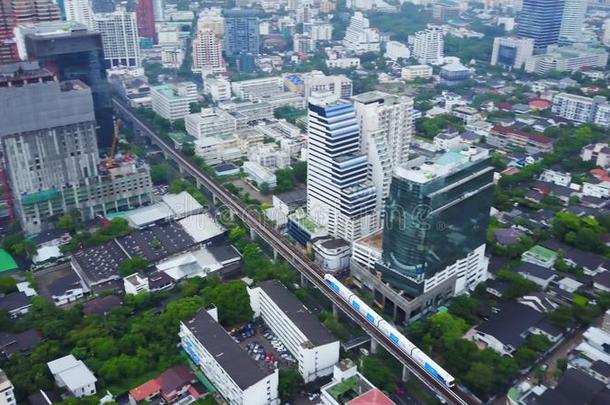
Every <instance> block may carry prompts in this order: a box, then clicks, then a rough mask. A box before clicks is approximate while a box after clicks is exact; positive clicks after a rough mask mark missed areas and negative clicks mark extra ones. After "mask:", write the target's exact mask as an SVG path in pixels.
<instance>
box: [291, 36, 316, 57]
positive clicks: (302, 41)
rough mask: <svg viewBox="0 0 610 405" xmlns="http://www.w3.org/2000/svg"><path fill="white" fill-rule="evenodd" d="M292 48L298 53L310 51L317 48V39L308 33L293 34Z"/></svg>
mask: <svg viewBox="0 0 610 405" xmlns="http://www.w3.org/2000/svg"><path fill="white" fill-rule="evenodd" d="M292 50H293V51H294V52H296V53H310V52H314V51H315V50H316V41H315V40H314V39H313V38H312V37H311V36H309V35H307V34H294V35H293V36H292Z"/></svg>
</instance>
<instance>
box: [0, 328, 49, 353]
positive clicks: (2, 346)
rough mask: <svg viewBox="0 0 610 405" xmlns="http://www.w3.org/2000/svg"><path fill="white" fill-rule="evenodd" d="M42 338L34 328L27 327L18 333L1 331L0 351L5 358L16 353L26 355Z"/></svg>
mask: <svg viewBox="0 0 610 405" xmlns="http://www.w3.org/2000/svg"><path fill="white" fill-rule="evenodd" d="M42 340H43V337H42V335H41V334H40V332H38V331H37V330H35V329H28V330H25V331H23V332H19V333H1V334H0V353H2V355H3V356H4V357H6V358H7V359H8V358H10V357H11V356H12V355H13V354H16V353H20V354H22V355H27V354H29V353H31V352H32V350H34V347H36V345H37V344H38V343H40V342H42Z"/></svg>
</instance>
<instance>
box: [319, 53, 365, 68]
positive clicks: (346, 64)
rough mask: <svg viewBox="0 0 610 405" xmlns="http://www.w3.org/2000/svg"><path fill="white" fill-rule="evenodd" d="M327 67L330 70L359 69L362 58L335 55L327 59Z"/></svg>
mask: <svg viewBox="0 0 610 405" xmlns="http://www.w3.org/2000/svg"><path fill="white" fill-rule="evenodd" d="M326 67H328V68H329V69H359V68H360V58H346V57H338V56H336V55H334V56H332V57H329V58H328V59H326Z"/></svg>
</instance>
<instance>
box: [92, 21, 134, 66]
mask: <svg viewBox="0 0 610 405" xmlns="http://www.w3.org/2000/svg"><path fill="white" fill-rule="evenodd" d="M93 26H94V28H95V30H97V31H99V32H100V33H101V34H102V44H103V46H104V57H105V59H106V62H107V63H108V64H109V66H110V67H111V68H114V67H140V66H141V60H140V38H139V37H138V24H137V23H136V13H133V12H127V11H125V10H119V11H115V12H114V13H100V14H94V17H93Z"/></svg>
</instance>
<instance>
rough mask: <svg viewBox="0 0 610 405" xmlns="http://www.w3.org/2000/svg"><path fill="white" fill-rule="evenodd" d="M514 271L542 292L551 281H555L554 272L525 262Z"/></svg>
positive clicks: (555, 275)
mask: <svg viewBox="0 0 610 405" xmlns="http://www.w3.org/2000/svg"><path fill="white" fill-rule="evenodd" d="M514 271H515V273H517V274H519V275H521V276H522V277H524V278H526V279H528V280H529V281H531V282H532V283H534V284H536V285H538V286H539V287H540V288H542V289H543V290H546V288H547V287H548V286H549V284H550V283H551V281H553V280H555V278H556V277H557V274H556V273H555V271H553V270H551V269H549V268H547V267H542V266H539V265H537V264H533V263H527V262H526V263H522V264H520V265H519V266H517V267H516V268H515V270H514Z"/></svg>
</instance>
